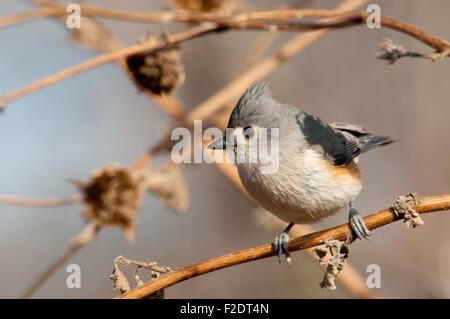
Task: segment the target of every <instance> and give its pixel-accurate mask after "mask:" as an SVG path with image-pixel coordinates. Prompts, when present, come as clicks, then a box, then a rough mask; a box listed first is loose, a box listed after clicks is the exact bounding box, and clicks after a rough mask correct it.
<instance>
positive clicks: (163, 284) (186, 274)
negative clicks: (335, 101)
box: [117, 194, 450, 299]
mask: <svg viewBox="0 0 450 319" xmlns="http://www.w3.org/2000/svg"><path fill="white" fill-rule="evenodd" d="M420 201H421V203H420V204H419V205H413V206H412V208H413V209H414V210H415V211H416V212H417V213H419V214H425V213H431V212H435V211H442V210H447V209H450V194H445V195H437V196H427V197H422V198H420ZM397 220H399V217H397V216H396V214H395V213H393V212H392V211H391V209H389V208H388V209H385V210H382V211H379V212H377V213H375V214H372V215H370V216H367V217H365V218H364V222H365V223H366V225H367V227H368V228H369V229H370V230H374V229H376V228H379V227H382V226H384V225H387V224H390V223H392V222H394V221H397ZM348 236H351V230H350V228H349V226H348V224H343V225H340V226H336V227H334V228H330V229H326V230H322V231H319V232H315V233H312V234H308V235H304V236H300V237H296V238H292V239H291V240H289V243H288V247H289V251H290V252H294V251H298V250H302V249H307V248H311V247H315V246H319V245H321V244H323V241H324V240H325V239H326V238H329V237H332V238H334V239H336V240H345V239H346V238H347V237H348ZM274 255H275V254H274V252H273V250H272V244H265V245H262V246H258V247H253V248H248V249H244V250H241V251H236V252H233V253H230V254H227V255H223V256H220V257H216V258H212V259H208V260H205V261H202V262H199V263H196V264H193V265H190V266H185V267H181V268H176V269H175V270H174V271H173V272H171V273H168V274H166V275H163V276H161V277H159V278H157V279H155V280H152V281H149V282H147V283H146V284H144V285H143V286H141V287H138V288H135V289H133V290H130V291H129V292H127V293H125V294H123V295H121V296H119V297H117V298H119V299H140V298H145V297H146V296H148V295H150V294H152V293H154V292H156V291H159V290H161V289H164V288H167V287H170V286H172V285H174V284H176V283H179V282H181V281H184V280H187V279H190V278H193V277H196V276H200V275H203V274H206V273H209V272H212V271H216V270H219V269H223V268H226V267H231V266H234V265H239V264H242V263H246V262H250V261H254V260H259V259H263V258H268V257H272V256H274Z"/></svg>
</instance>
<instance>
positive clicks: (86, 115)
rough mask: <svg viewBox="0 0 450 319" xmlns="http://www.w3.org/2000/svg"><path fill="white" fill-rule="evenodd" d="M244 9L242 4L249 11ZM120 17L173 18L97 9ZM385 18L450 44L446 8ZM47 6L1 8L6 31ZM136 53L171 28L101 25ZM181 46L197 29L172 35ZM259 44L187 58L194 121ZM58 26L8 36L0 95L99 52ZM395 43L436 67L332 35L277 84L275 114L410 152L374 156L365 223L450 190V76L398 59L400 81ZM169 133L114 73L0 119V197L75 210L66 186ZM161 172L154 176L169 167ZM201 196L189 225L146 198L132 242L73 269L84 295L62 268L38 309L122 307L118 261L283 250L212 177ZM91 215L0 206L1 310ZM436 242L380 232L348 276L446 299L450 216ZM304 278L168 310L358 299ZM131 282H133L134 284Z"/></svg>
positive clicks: (185, 89)
mask: <svg viewBox="0 0 450 319" xmlns="http://www.w3.org/2000/svg"><path fill="white" fill-rule="evenodd" d="M244 1H245V2H244ZM85 3H89V4H95V5H101V6H108V7H114V8H124V9H125V8H127V9H141V10H154V11H157V10H167V9H168V8H169V7H168V5H167V3H166V2H164V1H162V0H161V1H156V0H155V1H145V0H133V1H127V2H123V1H119V0H96V1H94V0H92V1H85ZM284 3H285V4H286V5H289V4H290V5H295V6H296V7H299V8H327V9H331V8H333V7H334V6H336V5H337V4H338V3H339V1H296V2H295V1H285V2H284ZM376 3H377V4H379V5H380V7H381V14H382V15H386V16H389V17H395V18H398V19H400V20H403V21H405V22H409V23H411V24H414V25H416V26H418V27H419V28H422V29H423V30H425V31H427V32H429V33H431V34H433V35H437V36H439V37H440V38H442V39H446V40H449V39H450V25H449V23H450V22H449V21H450V16H449V14H450V2H449V1H446V0H432V1H426V2H425V1H420V0H397V1H388V0H379V1H377V2H376ZM241 5H243V6H247V7H250V8H254V9H263V8H264V9H275V8H278V7H279V6H280V5H281V4H280V1H274V0H272V1H269V0H264V1H260V0H259V1H256V0H254V1H250V0H242V2H241ZM33 8H36V6H34V5H32V4H30V3H28V2H26V1H19V0H2V3H1V5H0V16H6V15H10V14H13V13H19V12H23V11H26V10H31V9H33ZM99 20H100V21H102V22H103V23H104V24H105V25H106V26H107V27H108V28H109V29H110V30H111V32H112V33H113V34H114V35H115V36H117V37H118V38H119V39H120V41H121V42H122V43H123V44H125V45H131V44H133V43H136V42H137V41H138V40H139V39H140V38H142V37H143V36H144V35H145V34H146V33H147V32H148V31H149V30H151V31H152V32H153V33H155V34H159V33H160V30H161V28H160V26H159V24H157V23H155V24H148V23H134V22H123V21H115V20H107V19H99ZM167 29H168V31H169V33H174V32H176V31H180V30H183V29H186V25H183V24H178V23H174V24H173V25H172V24H170V25H169V26H168V27H167ZM260 34H261V33H259V32H253V31H252V32H250V31H244V32H241V31H230V32H225V33H220V34H212V35H208V36H204V37H200V38H198V39H194V40H191V41H187V42H184V43H183V44H182V45H181V52H182V59H181V61H182V63H183V64H184V66H185V74H186V80H185V83H184V84H183V85H182V86H180V87H179V88H178V89H177V90H176V91H175V93H174V94H175V96H176V97H177V98H179V99H180V100H181V101H182V102H183V103H184V105H185V107H186V108H187V109H193V108H195V107H196V106H197V105H198V104H199V103H201V102H202V101H204V100H205V99H206V98H208V97H210V96H211V95H212V94H213V93H214V92H216V91H217V90H219V89H221V88H223V87H224V86H225V85H227V84H228V83H229V81H231V80H232V79H233V78H234V77H235V76H237V75H238V74H239V73H240V72H241V71H242V70H243V67H244V65H243V64H244V62H245V60H246V57H247V55H248V52H249V51H250V50H251V48H252V45H253V43H254V42H255V41H257V39H258V38H259V36H260ZM68 35H69V32H68V29H67V28H65V27H64V25H63V24H62V23H61V21H60V20H58V19H44V20H40V21H35V22H30V23H26V24H21V25H16V26H14V27H11V28H7V29H4V30H0V43H2V50H1V51H0V74H1V76H0V90H1V94H5V93H7V92H9V91H12V90H14V89H17V88H20V87H23V86H25V85H27V84H29V83H31V82H33V81H35V80H37V79H40V78H42V77H44V76H46V75H49V74H52V73H54V72H57V71H59V70H62V69H64V68H67V67H69V66H71V65H74V64H76V63H79V62H81V61H85V60H88V59H90V58H92V57H94V56H96V55H98V54H99V52H94V51H88V50H83V49H81V48H80V47H79V46H77V45H75V44H74V43H73V42H71V41H70V39H69V36H68ZM296 35H297V34H296V33H283V34H281V35H279V36H278V37H277V38H276V39H275V41H274V42H273V43H272V45H271V47H270V48H269V49H268V50H267V53H266V54H271V53H273V52H276V50H278V49H279V48H280V46H281V45H282V44H283V43H284V42H286V41H287V40H289V39H290V38H292V37H294V36H296ZM385 37H389V38H391V39H392V40H393V41H394V42H396V43H399V44H402V45H403V46H405V47H406V48H408V49H409V50H411V51H419V52H431V50H430V48H428V47H426V46H425V45H422V44H421V43H420V42H419V41H417V40H415V39H412V38H410V37H407V36H405V35H403V34H400V33H398V32H395V31H393V30H389V29H385V28H381V29H368V28H366V27H361V26H358V27H352V28H349V29H344V30H338V31H332V32H329V33H327V34H326V35H325V36H323V37H322V38H321V39H320V40H319V41H317V42H315V43H314V44H313V45H311V46H310V47H308V48H307V49H305V50H304V51H303V52H301V53H300V54H298V55H297V56H295V57H294V58H292V59H291V60H289V61H287V63H285V64H283V65H282V66H281V67H280V68H278V69H277V70H276V71H275V72H273V73H272V74H271V75H270V76H269V77H268V80H269V83H270V87H271V89H272V91H273V94H274V96H275V97H276V99H277V100H279V101H282V102H285V103H289V104H293V105H295V106H298V107H300V108H301V109H303V110H304V111H306V112H309V113H313V114H316V115H318V116H320V117H321V118H323V119H324V120H326V121H330V122H331V121H345V122H350V123H357V124H361V125H362V126H364V127H365V128H367V129H368V130H370V131H372V132H374V133H378V134H382V135H390V136H393V137H396V138H398V139H399V142H398V143H396V144H393V145H391V146H389V147H386V148H383V149H380V150H379V151H376V152H371V153H369V154H367V155H365V156H364V157H363V158H362V159H361V161H360V166H361V169H362V171H363V174H364V182H365V184H364V189H363V191H362V193H361V195H360V196H359V198H358V199H357V201H356V205H357V207H358V210H359V211H360V213H361V214H362V215H368V214H371V213H374V212H376V211H378V210H380V209H384V208H386V207H389V206H391V205H392V204H393V202H394V200H395V198H396V197H397V196H398V195H401V194H405V193H407V192H410V191H414V192H418V193H419V194H421V195H438V194H445V193H448V192H449V188H450V165H448V163H449V160H448V157H449V156H450V139H449V136H450V125H449V124H448V123H449V119H450V105H449V101H450V86H449V85H450V84H449V83H450V82H449V80H448V75H449V74H450V63H449V61H448V59H446V60H444V61H441V62H436V63H433V62H431V61H429V60H423V59H408V58H405V59H401V60H400V61H398V62H397V63H396V64H395V68H394V69H393V71H392V72H386V70H387V63H386V62H385V61H382V60H378V59H376V57H375V53H376V52H377V51H378V44H379V43H380V42H381V41H382V40H383V39H384V38H385ZM172 123H173V120H172V119H171V118H170V117H169V116H168V115H167V114H166V113H165V112H164V111H162V110H161V108H159V107H158V106H157V105H156V103H155V102H154V101H152V100H151V99H149V98H148V97H147V96H146V95H145V94H140V93H139V90H138V89H137V88H136V86H135V85H134V84H133V83H132V82H131V81H130V79H129V77H128V76H127V75H126V74H125V73H124V72H123V69H122V68H121V67H120V66H119V65H118V64H116V63H110V64H107V65H103V66H101V67H98V68H95V69H92V70H89V71H87V72H84V73H81V74H78V75H76V76H73V77H70V78H69V79H67V80H65V81H62V82H59V83H57V84H55V85H53V86H50V87H48V88H45V89H43V90H40V91H38V92H36V93H33V94H30V95H27V96H25V97H23V98H21V99H19V100H17V101H14V102H12V103H11V104H10V105H9V107H8V108H7V109H6V110H5V112H4V114H2V115H1V116H0V193H1V194H11V195H27V196H36V197H39V196H43V197H48V196H52V197H67V196H73V195H76V194H77V190H76V189H75V187H74V186H73V185H71V184H70V183H68V182H67V179H68V178H75V179H79V180H83V181H87V180H88V179H89V176H90V174H91V172H92V171H93V170H94V169H96V168H98V167H101V166H103V165H105V164H107V163H110V162H119V163H122V164H124V165H131V164H133V163H134V161H135V160H136V159H137V158H138V157H139V155H141V154H142V153H143V152H145V151H146V150H147V149H148V148H149V147H150V146H152V145H154V144H155V143H157V142H158V141H159V140H160V139H161V138H163V137H164V136H165V134H166V131H167V129H169V128H170V127H171V125H172ZM166 158H167V156H166V155H165V156H160V157H158V158H157V159H156V160H155V161H154V165H158V164H163V163H164V162H165V160H166ZM182 173H183V176H184V177H185V178H186V181H187V184H188V186H189V191H190V206H189V208H188V209H187V211H185V212H184V213H183V214H176V213H173V212H172V211H170V210H169V209H166V208H165V207H164V205H163V204H162V203H161V201H160V199H159V198H157V197H155V196H154V195H152V194H148V195H146V198H145V202H144V205H143V207H142V209H141V210H140V215H139V223H138V225H137V231H136V240H135V243H134V244H131V243H129V242H128V241H127V240H126V238H125V237H124V235H123V232H122V230H120V229H118V228H106V229H103V230H102V231H101V232H100V233H99V235H98V237H97V238H96V239H95V240H94V241H93V242H92V243H90V244H89V245H88V246H86V247H84V248H83V249H81V250H80V251H79V252H78V253H77V254H76V255H75V256H74V257H73V258H71V259H70V260H69V262H68V263H76V264H78V265H80V267H81V278H82V279H81V288H80V289H68V288H67V287H66V278H67V275H68V274H67V273H66V272H65V266H64V267H62V268H60V269H59V270H58V271H57V272H56V273H55V274H54V275H53V276H52V277H51V278H50V279H49V280H48V281H47V282H46V283H45V284H44V285H43V286H42V287H41V288H40V289H39V290H38V291H37V292H36V294H35V295H34V297H38V298H110V297H114V296H116V295H118V293H117V292H115V291H113V282H112V281H111V280H110V279H109V278H108V277H109V275H110V274H111V271H112V269H113V260H114V258H115V257H117V256H119V255H124V256H126V257H128V258H132V259H136V260H141V261H158V263H159V264H160V265H167V266H172V267H176V266H182V265H188V264H191V263H194V262H197V261H200V260H204V259H207V258H211V257H215V256H219V255H222V254H225V253H229V252H232V251H236V250H240V249H244V248H248V247H252V246H255V245H260V244H263V243H268V242H271V241H272V240H273V238H274V236H275V235H276V234H278V233H279V232H280V231H281V230H282V227H279V229H278V228H277V227H272V228H267V227H264V226H262V225H261V223H259V222H258V220H259V219H258V218H257V217H255V216H258V214H261V215H264V214H265V213H264V212H261V210H260V209H258V208H257V207H256V206H255V205H254V204H251V203H250V202H249V201H248V200H247V199H246V198H245V197H244V196H243V195H242V193H241V192H240V191H239V190H237V189H236V188H235V187H234V186H233V185H232V184H231V183H230V182H229V181H228V180H227V179H226V178H225V177H224V176H223V175H222V174H221V173H220V172H219V171H218V170H217V169H216V167H215V166H214V165H208V164H185V165H183V166H182ZM81 210H82V207H81V206H80V205H73V206H63V207H55V208H24V207H14V206H4V205H1V206H0V260H1V265H2V266H1V270H2V271H1V272H0V282H1V283H2V285H1V288H0V297H1V298H16V297H19V296H21V295H22V294H23V293H24V291H25V290H26V289H27V288H28V286H29V285H30V284H31V282H32V281H33V280H35V279H36V278H37V277H38V276H39V275H40V274H41V273H42V272H43V271H44V270H45V269H46V268H47V267H48V266H49V265H50V264H51V263H52V262H54V261H55V260H56V259H57V258H58V257H59V256H60V255H61V254H63V253H64V252H65V251H66V250H67V248H68V247H69V245H70V243H71V240H73V238H74V237H75V236H76V235H77V234H78V233H79V232H80V230H81V229H82V228H83V227H84V225H85V224H86V222H85V220H84V219H83V217H82V214H81ZM423 219H424V221H425V226H424V227H421V228H418V229H414V230H411V229H406V228H405V227H404V226H403V225H402V223H400V222H398V223H394V224H391V225H388V226H386V227H382V228H380V229H377V230H376V231H374V233H373V236H372V239H371V240H370V241H356V242H355V243H354V244H352V246H351V255H350V258H349V262H350V263H351V264H352V265H353V266H354V267H355V268H356V269H357V270H358V271H359V272H360V273H361V274H362V275H363V277H364V278H365V277H366V276H367V275H368V274H367V273H366V268H367V266H368V265H369V264H378V265H379V266H380V267H381V288H380V289H376V293H378V294H381V295H383V296H385V297H389V298H435V297H439V298H449V297H450V233H449V231H448V225H450V215H448V214H446V213H442V212H441V213H434V214H429V215H426V216H424V217H423ZM346 221H347V211H342V212H339V213H338V214H336V215H335V216H333V217H330V218H328V219H326V220H324V221H322V222H320V223H317V224H314V225H312V227H314V229H316V230H320V229H324V228H327V227H331V226H335V225H338V224H342V223H344V222H346ZM292 257H293V267H288V266H287V265H285V264H282V265H279V264H278V261H277V260H276V258H268V259H264V260H261V261H256V262H251V263H247V264H244V265H239V266H235V267H231V268H227V269H224V270H220V271H217V272H213V273H210V274H206V275H203V276H200V277H197V278H194V279H191V280H188V281H185V282H183V283H180V284H177V285H175V286H172V287H170V288H168V289H166V297H167V298H206V297H208V298H352V297H354V296H352V295H350V294H349V293H348V292H347V291H346V290H345V289H343V288H342V287H340V285H339V283H338V289H337V290H335V291H329V290H322V289H321V288H320V287H319V284H318V283H319V282H320V281H321V280H322V277H323V273H324V269H323V268H321V267H319V266H318V262H317V261H313V260H312V259H311V258H310V257H309V256H308V255H307V254H306V253H304V252H297V253H294V254H293V256H292ZM130 279H131V278H130Z"/></svg>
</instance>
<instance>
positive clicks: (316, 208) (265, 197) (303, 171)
mask: <svg viewBox="0 0 450 319" xmlns="http://www.w3.org/2000/svg"><path fill="white" fill-rule="evenodd" d="M237 166H238V171H239V176H240V178H241V181H242V183H243V185H244V186H245V188H246V189H247V191H248V192H249V194H250V195H251V196H252V197H253V198H255V199H256V200H257V201H258V202H259V203H260V204H261V206H263V207H264V208H265V209H267V210H268V211H270V212H271V213H273V214H274V215H276V216H277V217H279V218H280V219H282V220H284V221H286V222H292V223H296V224H303V223H311V222H314V221H316V220H318V219H321V218H324V217H327V216H329V215H332V214H334V213H335V212H336V211H337V210H339V209H340V208H343V207H346V206H347V205H348V204H349V203H350V202H352V201H353V200H354V199H355V198H356V196H358V194H359V192H360V191H361V188H362V184H361V172H360V171H359V169H358V167H357V165H356V163H354V162H352V163H350V164H349V165H347V166H344V167H335V166H333V165H331V164H330V163H329V162H328V161H327V160H325V159H324V158H323V156H322V155H321V154H320V153H318V152H317V151H315V150H311V149H307V150H304V151H303V152H298V153H296V154H287V155H286V154H280V162H279V168H278V171H277V172H276V173H274V174H262V173H261V171H260V169H259V167H258V165H255V164H238V165H237Z"/></svg>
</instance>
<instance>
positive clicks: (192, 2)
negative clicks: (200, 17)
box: [169, 0, 236, 14]
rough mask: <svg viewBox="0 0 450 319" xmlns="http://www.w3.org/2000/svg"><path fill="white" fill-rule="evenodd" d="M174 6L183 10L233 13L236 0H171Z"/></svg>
mask: <svg viewBox="0 0 450 319" xmlns="http://www.w3.org/2000/svg"><path fill="white" fill-rule="evenodd" d="M169 2H170V3H171V4H172V5H173V6H174V7H176V8H179V9H182V10H191V11H204V12H214V13H222V14H226V13H231V11H232V9H234V7H235V5H236V2H235V0H170V1H169Z"/></svg>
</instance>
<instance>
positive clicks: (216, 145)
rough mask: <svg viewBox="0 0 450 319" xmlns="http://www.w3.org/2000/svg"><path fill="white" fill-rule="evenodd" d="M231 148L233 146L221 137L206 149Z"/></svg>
mask: <svg viewBox="0 0 450 319" xmlns="http://www.w3.org/2000/svg"><path fill="white" fill-rule="evenodd" d="M233 146H234V144H232V143H228V142H227V139H226V137H223V138H221V139H218V140H215V141H214V142H212V143H211V144H209V145H208V146H207V147H208V148H209V149H210V150H224V149H227V148H228V147H233Z"/></svg>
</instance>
